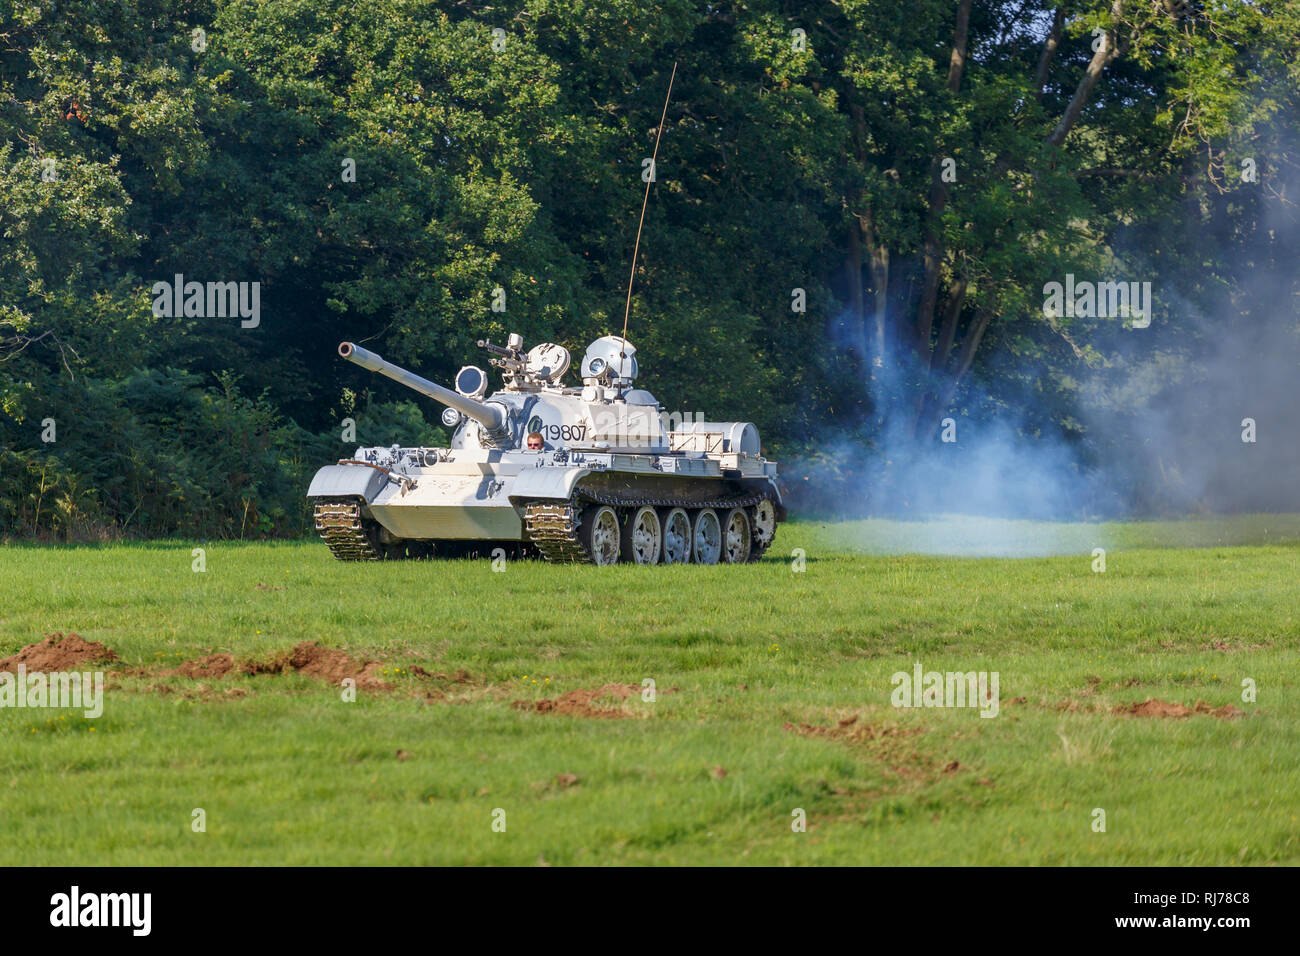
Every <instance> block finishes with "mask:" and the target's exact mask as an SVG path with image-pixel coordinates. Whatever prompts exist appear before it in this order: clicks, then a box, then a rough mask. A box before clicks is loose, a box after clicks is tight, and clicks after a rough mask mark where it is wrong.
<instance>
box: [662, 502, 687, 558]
mask: <svg viewBox="0 0 1300 956" xmlns="http://www.w3.org/2000/svg"><path fill="white" fill-rule="evenodd" d="M660 526H661V527H662V528H663V532H664V548H663V562H664V564H686V563H688V562H689V561H690V560H691V519H690V516H689V515H688V514H687V513H686V509H685V508H668V509H665V511H664V514H663V517H662V519H661V521H660Z"/></svg>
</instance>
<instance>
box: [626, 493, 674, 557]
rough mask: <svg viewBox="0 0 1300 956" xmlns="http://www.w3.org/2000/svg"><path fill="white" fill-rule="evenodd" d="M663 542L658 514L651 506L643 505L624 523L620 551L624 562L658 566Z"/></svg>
mask: <svg viewBox="0 0 1300 956" xmlns="http://www.w3.org/2000/svg"><path fill="white" fill-rule="evenodd" d="M663 541H664V536H663V530H662V526H661V525H660V523H659V514H658V512H656V511H655V510H654V508H652V507H650V506H649V505H642V506H641V507H640V508H637V509H636V510H635V511H633V512H632V514H631V516H630V517H629V518H628V519H627V521H626V522H624V523H623V536H622V540H621V542H620V545H621V546H620V549H619V550H620V553H621V554H622V560H623V561H627V562H630V563H632V564H658V563H659V555H660V553H661V552H662V551H663Z"/></svg>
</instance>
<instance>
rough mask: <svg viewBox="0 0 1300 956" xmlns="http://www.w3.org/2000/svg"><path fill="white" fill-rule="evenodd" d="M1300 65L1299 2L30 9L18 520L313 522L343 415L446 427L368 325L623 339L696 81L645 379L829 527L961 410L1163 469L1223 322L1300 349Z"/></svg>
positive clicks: (11, 199) (13, 436) (19, 122)
mask: <svg viewBox="0 0 1300 956" xmlns="http://www.w3.org/2000/svg"><path fill="white" fill-rule="evenodd" d="M1298 47H1300V7H1298V6H1297V4H1296V3H1294V2H1285V3H1277V4H1272V3H1263V4H1261V3H1246V2H1226V3H1208V2H1205V3H1203V2H1193V0H1146V2H1135V0H1078V2H1074V0H1069V2H1059V3H1057V2H1051V0H1021V2H1016V0H1011V2H990V3H980V4H976V3H973V2H972V0H904V2H901V3H900V2H898V0H838V2H830V0H825V2H823V0H810V2H806V3H793V2H778V0H756V2H745V3H739V2H737V3H729V2H722V3H708V4H703V3H691V2H672V0H665V2H658V3H653V4H644V3H640V2H632V0H605V2H602V3H600V4H572V3H568V2H564V0H517V2H501V3H470V2H464V0H462V2H426V0H368V2H366V3H356V2H354V0H277V2H271V3H266V2H260V0H121V2H113V3H107V2H78V3H67V2H60V0H34V2H32V0H29V2H15V0H0V534H4V535H6V536H11V537H29V536H37V537H41V536H54V537H103V536H112V535H117V534H123V533H125V534H139V535H148V536H153V535H171V534H183V535H191V536H194V535H199V536H213V537H239V536H243V537H251V536H259V535H289V534H297V533H301V532H302V531H304V530H305V529H306V528H307V527H308V526H309V520H308V515H307V512H306V508H305V503H304V501H303V498H302V495H303V492H304V491H305V488H306V483H307V481H308V480H309V478H310V475H311V473H312V472H313V471H314V470H315V468H316V467H318V466H319V465H321V464H324V463H328V462H329V461H332V460H334V459H337V458H339V457H341V456H343V455H345V454H347V453H348V452H349V451H350V450H351V448H352V447H354V444H349V443H348V442H345V441H344V440H343V433H342V430H341V423H342V422H343V420H344V419H348V418H350V419H352V420H353V421H355V423H356V443H362V444H389V443H391V442H394V441H398V442H403V443H407V442H410V443H422V444H438V443H443V442H445V440H446V437H447V436H446V432H445V429H443V427H442V426H441V424H440V423H439V418H438V412H439V409H438V408H437V407H436V406H435V405H433V404H432V403H430V402H427V401H425V400H424V399H421V398H418V397H415V396H413V395H411V394H410V393H406V392H404V391H403V390H401V389H400V388H399V387H396V386H392V385H391V384H390V383H387V382H386V381H384V380H381V379H378V378H377V377H373V376H366V375H365V373H362V372H359V371H358V370H356V369H354V368H352V367H351V366H347V365H346V363H342V362H340V361H339V360H338V358H337V356H336V354H335V352H334V346H335V345H336V344H337V342H338V341H339V340H341V339H345V338H346V339H353V340H357V341H361V342H364V343H365V344H366V346H367V347H368V348H373V349H374V350H376V351H378V352H380V353H381V354H383V355H385V357H387V358H390V359H391V360H394V361H397V362H399V363H401V364H405V365H408V366H409V367H413V368H414V369H415V370H417V371H419V372H420V373H421V374H423V375H425V376H426V377H430V378H433V379H435V380H439V381H443V382H449V381H450V379H451V377H452V376H453V375H454V373H455V371H456V370H457V369H458V368H459V367H460V366H461V365H463V364H466V363H471V362H477V363H479V364H482V363H481V361H480V359H479V358H478V355H477V350H476V348H475V341H476V340H478V339H483V338H491V339H493V340H502V339H504V337H505V335H506V334H507V333H509V332H520V333H522V334H523V335H524V337H525V340H526V341H527V342H528V343H529V344H532V343H536V342H541V341H556V342H560V343H562V344H565V345H567V346H568V347H569V348H571V349H574V350H577V351H579V352H580V351H581V350H582V349H583V348H585V346H586V344H587V343H588V342H589V341H590V340H591V339H593V338H595V337H597V336H599V335H602V334H605V333H608V332H616V331H617V330H618V329H619V328H621V325H622V319H623V308H624V297H625V296H626V291H627V282H628V271H629V268H630V264H631V259H632V248H633V243H634V239H635V232H636V227H637V221H638V214H639V211H640V203H641V199H642V194H643V189H644V185H645V182H644V179H643V176H646V175H648V174H649V173H650V172H651V170H650V167H649V166H648V165H647V162H646V160H647V158H648V157H649V156H650V154H651V151H652V149H653V146H654V139H655V134H656V130H657V127H658V124H659V119H660V114H661V111H662V109H663V101H664V96H665V93H666V92H667V87H668V78H669V75H670V73H671V71H672V69H673V66H674V64H677V74H676V79H675V82H674V88H673V94H672V100H671V102H670V103H669V106H668V111H667V116H666V121H665V124H664V130H663V138H662V143H661V145H660V149H659V156H658V161H657V163H656V164H655V165H654V167H653V170H652V172H653V175H654V179H655V182H654V186H653V189H652V193H651V199H650V206H649V210H648V212H647V215H646V222H645V231H644V235H643V237H642V240H641V248H642V256H641V258H640V260H639V262H638V264H637V272H636V279H635V286H634V293H633V297H632V305H631V320H630V327H629V338H630V339H631V340H632V341H633V342H634V343H635V344H636V345H637V347H638V350H639V352H638V355H639V358H641V359H642V362H641V365H642V378H641V380H640V384H642V385H644V386H646V387H648V388H650V389H651V390H652V391H653V392H654V393H655V394H656V396H657V397H658V398H659V399H660V401H662V402H663V403H664V404H665V405H666V406H667V407H668V408H670V409H673V410H680V411H695V410H703V411H706V412H707V413H708V417H709V418H710V419H713V420H727V419H742V420H750V421H754V422H755V423H756V424H758V425H759V428H760V430H761V432H762V434H763V438H764V445H765V448H766V451H767V452H768V453H769V455H771V456H772V457H777V458H779V459H781V460H783V461H785V462H787V463H788V464H789V469H788V474H789V477H790V481H791V491H792V493H793V495H794V500H795V501H796V502H799V501H806V502H807V503H808V504H809V506H810V507H812V506H814V505H815V504H816V503H817V502H818V501H822V500H831V499H833V498H834V497H835V489H836V487H837V486H836V484H835V481H836V476H837V475H838V474H839V473H840V472H842V471H843V469H844V468H845V467H847V466H846V464H845V461H844V460H843V456H841V455H837V454H834V453H832V452H831V451H830V450H831V449H835V448H843V447H845V445H846V444H847V445H848V446H850V447H853V448H856V449H861V450H862V451H863V453H864V454H866V455H871V454H872V453H873V451H879V450H880V449H881V448H883V447H884V442H885V436H890V441H891V442H898V441H901V442H904V443H908V442H911V443H916V444H925V443H930V442H934V441H937V440H938V434H939V430H940V428H941V423H942V422H943V421H945V420H948V419H952V420H954V421H959V422H971V423H979V422H986V421H991V420H996V419H999V418H1001V419H1005V420H1007V421H1009V422H1011V424H1012V426H1013V427H1014V429H1015V430H1016V431H1017V432H1018V433H1019V434H1022V435H1025V436H1028V437H1029V438H1032V437H1033V436H1036V435H1043V434H1047V433H1051V434H1053V435H1057V436H1061V438H1062V440H1064V441H1065V442H1067V443H1068V444H1069V445H1070V446H1071V447H1072V448H1074V449H1076V450H1077V453H1078V457H1079V461H1080V462H1081V463H1082V465H1084V466H1086V465H1087V464H1088V463H1089V462H1097V461H1104V460H1110V459H1114V458H1115V457H1117V456H1123V455H1125V454H1129V453H1130V452H1129V451H1126V449H1131V448H1132V447H1134V446H1135V445H1137V444H1141V440H1142V428H1143V422H1142V419H1141V416H1140V415H1139V414H1138V411H1139V410H1140V409H1142V408H1147V407H1149V406H1150V403H1151V402H1156V403H1158V402H1159V401H1160V397H1161V395H1162V394H1168V393H1169V390H1171V389H1178V388H1186V387H1187V385H1186V383H1187V382H1188V381H1189V380H1190V379H1194V378H1195V374H1196V369H1197V368H1198V363H1199V362H1201V361H1202V360H1203V359H1204V357H1205V356H1206V354H1207V352H1213V350H1214V343H1213V341H1212V339H1211V340H1207V331H1206V329H1207V323H1208V322H1210V321H1212V322H1213V323H1215V324H1216V326H1217V327H1218V328H1220V329H1223V328H1228V329H1232V330H1236V331H1235V332H1234V333H1233V334H1241V335H1246V334H1250V335H1257V334H1262V333H1261V332H1260V330H1273V329H1279V328H1280V329H1283V330H1289V332H1290V333H1291V334H1294V333H1295V331H1296V329H1297V327H1300V320H1298V318H1297V316H1298V315H1300V306H1298V305H1297V303H1298V302H1300V298H1298V297H1297V295H1296V292H1297V290H1296V286H1295V281H1296V280H1295V268H1294V267H1295V262H1296V261H1297V259H1296V252H1297V232H1298V230H1297V228H1296V217H1295V209H1296V207H1295V204H1294V203H1295V195H1296V188H1297V187H1298V186H1300V178H1298V176H1297V152H1296V148H1297V143H1296V136H1295V132H1296V130H1295V122H1296V117H1297V116H1298V115H1300V103H1297V99H1298V94H1297V91H1298V90H1300V82H1298V81H1300V68H1298V67H1297V52H1298V50H1297V48H1298ZM1067 275H1068V276H1071V277H1075V276H1077V277H1079V279H1080V280H1081V281H1083V280H1089V281H1097V282H1109V283H1120V282H1123V283H1129V282H1138V283H1141V282H1149V283H1151V285H1152V287H1153V288H1154V289H1155V290H1156V291H1155V294H1154V296H1153V299H1154V306H1153V308H1152V315H1151V316H1150V317H1149V318H1150V319H1151V322H1150V328H1143V327H1141V322H1140V321H1136V322H1135V318H1134V314H1133V311H1132V310H1131V309H1129V310H1127V311H1126V312H1125V313H1124V314H1118V315H1107V314H1095V313H1096V312H1097V310H1092V312H1093V314H1074V311H1075V310H1073V309H1070V310H1067V311H1068V312H1069V314H1062V313H1060V312H1059V311H1057V310H1052V309H1047V310H1045V309H1044V293H1043V290H1044V289H1045V287H1046V286H1047V285H1048V284H1050V283H1052V282H1061V283H1063V282H1064V281H1065V279H1066V277H1067ZM178 280H179V281H181V284H182V289H181V290H179V291H178V292H177V293H176V296H175V299H173V298H172V297H171V295H170V293H169V294H168V296H167V298H166V301H167V302H168V303H171V302H173V301H174V302H175V303H176V304H177V305H179V306H180V308H171V307H168V308H160V307H159V298H160V293H159V292H158V291H157V290H158V287H159V286H158V284H159V283H173V282H176V281H178ZM189 282H196V283H200V284H202V285H203V287H204V288H205V289H207V288H208V287H209V286H208V284H210V283H215V284H219V285H220V286H221V287H222V288H224V289H229V288H234V289H235V296H234V298H233V299H231V300H230V301H231V302H232V303H233V304H232V305H231V307H230V308H222V309H221V310H220V311H221V312H222V313H224V314H219V315H214V314H209V312H208V310H207V309H206V308H204V309H203V310H201V311H200V310H198V309H187V308H185V307H184V296H183V292H184V288H183V286H184V284H185V283H189ZM232 284H233V285H232ZM241 291H242V293H243V296H244V297H243V299H242V300H241V299H240V298H239V294H240V292H241ZM251 291H255V292H256V295H257V300H256V301H257V307H256V320H255V321H254V319H253V308H252V302H253V299H252V295H251V294H250V292H251ZM218 298H219V299H220V298H221V296H218ZM241 302H242V306H241ZM1088 311H1089V310H1086V309H1085V310H1083V312H1084V313H1088ZM1193 312H1194V313H1195V314H1196V316H1199V317H1201V318H1200V319H1198V320H1196V321H1193V320H1191V319H1190V318H1189V316H1190V315H1191V314H1192V313H1193ZM1135 326H1137V327H1135ZM1139 335H1145V336H1146V337H1145V338H1141V339H1139V338H1138V336H1139ZM1138 370H1141V371H1142V373H1143V376H1141V377H1142V380H1143V381H1147V380H1148V379H1149V381H1147V384H1146V385H1145V386H1144V389H1145V390H1144V391H1143V393H1142V395H1141V396H1139V397H1138V398H1134V396H1133V395H1132V394H1129V392H1131V390H1132V388H1133V387H1134V386H1133V384H1132V383H1133V382H1134V381H1136V380H1137V378H1138V377H1139V376H1136V375H1135V373H1136V372H1137V371H1138ZM1148 373H1150V374H1148ZM1126 389H1128V390H1129V391H1127V392H1126V391H1125V390H1126ZM1088 403H1091V407H1092V408H1093V414H1092V415H1091V416H1089V415H1084V414H1083V413H1082V412H1081V407H1082V406H1083V405H1085V404H1088ZM1098 409H1101V410H1102V411H1104V413H1105V416H1106V421H1107V423H1108V425H1107V427H1106V428H1100V427H1097V426H1096V425H1095V422H1096V421H1097V420H1098V416H1097V410H1098ZM1148 477H1149V475H1147V474H1145V473H1142V472H1140V470H1134V471H1133V472H1132V473H1131V474H1130V480H1131V482H1132V487H1131V488H1127V489H1121V495H1120V496H1121V497H1125V498H1126V500H1129V501H1140V500H1141V498H1142V495H1143V494H1144V493H1149V491H1150V485H1149V483H1145V482H1146V479H1147V478H1148ZM805 479H807V480H806V481H805ZM909 480H912V479H909ZM819 494H820V495H821V497H820V498H819V497H818V495H819ZM801 496H802V497H801Z"/></svg>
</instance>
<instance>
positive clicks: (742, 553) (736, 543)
mask: <svg viewBox="0 0 1300 956" xmlns="http://www.w3.org/2000/svg"><path fill="white" fill-rule="evenodd" d="M722 527H723V535H722V537H723V541H722V557H723V560H725V561H726V562H727V563H728V564H744V563H745V562H746V561H748V560H749V551H750V548H751V547H752V546H753V541H751V540H750V536H751V534H752V532H751V531H750V525H749V515H747V514H745V509H744V508H732V509H731V510H730V511H728V512H727V517H726V518H725V519H724V520H723V523H722Z"/></svg>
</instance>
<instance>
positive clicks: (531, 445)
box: [528, 438, 542, 451]
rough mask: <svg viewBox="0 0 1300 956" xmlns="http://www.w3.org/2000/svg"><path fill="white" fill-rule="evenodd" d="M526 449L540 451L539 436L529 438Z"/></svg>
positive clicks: (540, 442)
mask: <svg viewBox="0 0 1300 956" xmlns="http://www.w3.org/2000/svg"><path fill="white" fill-rule="evenodd" d="M528 450H529V451H541V450H542V440H541V439H540V438H530V439H528Z"/></svg>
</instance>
